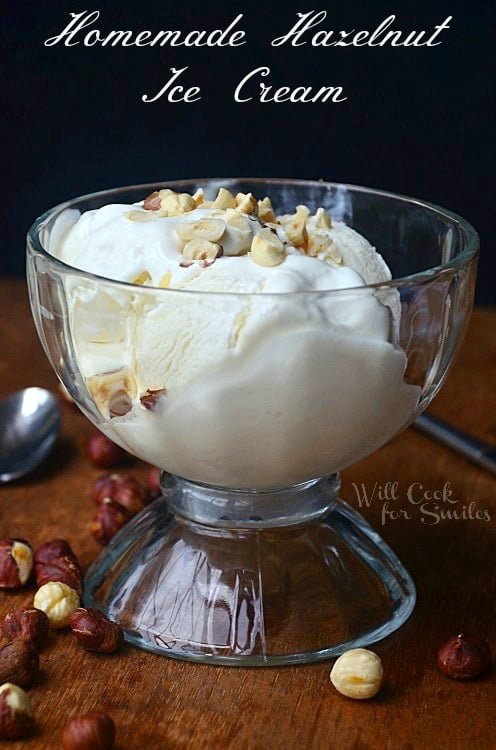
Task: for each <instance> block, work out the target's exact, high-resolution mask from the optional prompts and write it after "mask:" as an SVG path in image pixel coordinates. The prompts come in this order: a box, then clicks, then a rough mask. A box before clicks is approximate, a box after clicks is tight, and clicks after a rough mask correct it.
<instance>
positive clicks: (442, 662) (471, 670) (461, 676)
mask: <svg viewBox="0 0 496 750" xmlns="http://www.w3.org/2000/svg"><path fill="white" fill-rule="evenodd" d="M437 665H438V667H439V669H440V670H441V672H443V674H445V675H448V677H453V678H454V679H455V680H470V679H471V678H473V677H480V676H481V675H483V674H485V673H486V672H488V671H489V669H490V667H491V651H490V649H489V644H488V643H487V642H486V641H484V640H479V639H477V638H471V637H470V636H466V635H463V634H460V635H457V636H455V637H454V638H450V639H449V640H448V641H446V643H444V644H443V645H442V646H441V648H440V649H439V652H438V655H437Z"/></svg>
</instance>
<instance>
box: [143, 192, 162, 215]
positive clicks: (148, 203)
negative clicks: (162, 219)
mask: <svg viewBox="0 0 496 750" xmlns="http://www.w3.org/2000/svg"><path fill="white" fill-rule="evenodd" d="M143 208H144V209H145V210H146V211H158V210H159V209H160V193H159V192H158V190H155V192H154V193H151V194H150V195H149V196H148V197H147V198H145V200H144V201H143Z"/></svg>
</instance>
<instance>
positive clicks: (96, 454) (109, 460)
mask: <svg viewBox="0 0 496 750" xmlns="http://www.w3.org/2000/svg"><path fill="white" fill-rule="evenodd" d="M86 454H87V456H88V458H89V459H90V461H91V463H92V464H93V465H94V466H99V467H100V468H102V469H109V468H110V467H112V466H117V465H118V464H121V463H124V461H126V460H127V459H129V453H127V451H125V450H124V448H121V447H120V445H117V444H116V443H114V442H113V441H112V440H110V438H108V437H107V436H106V435H103V433H101V432H95V433H94V434H93V435H92V436H91V437H90V439H89V440H88V443H87V445H86Z"/></svg>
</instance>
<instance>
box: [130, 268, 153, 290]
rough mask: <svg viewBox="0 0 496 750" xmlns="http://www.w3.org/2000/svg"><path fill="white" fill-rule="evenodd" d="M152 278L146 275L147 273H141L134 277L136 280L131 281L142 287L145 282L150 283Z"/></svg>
mask: <svg viewBox="0 0 496 750" xmlns="http://www.w3.org/2000/svg"><path fill="white" fill-rule="evenodd" d="M151 280H152V277H151V276H150V274H149V273H148V271H143V272H142V273H140V275H139V276H136V278H135V279H134V281H133V284H139V285H140V286H143V284H146V282H147V281H151Z"/></svg>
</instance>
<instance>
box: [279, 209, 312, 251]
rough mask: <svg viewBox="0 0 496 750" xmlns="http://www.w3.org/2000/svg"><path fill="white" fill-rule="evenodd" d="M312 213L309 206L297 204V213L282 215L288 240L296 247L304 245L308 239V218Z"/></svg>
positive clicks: (282, 222)
mask: <svg viewBox="0 0 496 750" xmlns="http://www.w3.org/2000/svg"><path fill="white" fill-rule="evenodd" d="M309 214H310V211H309V210H308V208H307V206H296V213H295V214H293V215H292V216H283V217H281V220H280V221H281V224H282V226H283V227H284V231H285V232H286V235H287V238H288V240H289V241H290V242H291V244H292V245H294V246H295V247H304V246H305V244H306V241H307V227H306V223H307V219H308V216H309Z"/></svg>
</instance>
